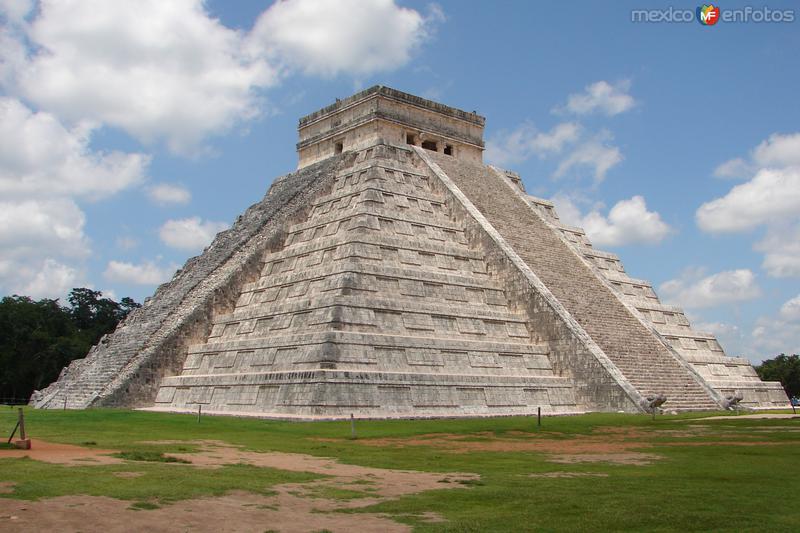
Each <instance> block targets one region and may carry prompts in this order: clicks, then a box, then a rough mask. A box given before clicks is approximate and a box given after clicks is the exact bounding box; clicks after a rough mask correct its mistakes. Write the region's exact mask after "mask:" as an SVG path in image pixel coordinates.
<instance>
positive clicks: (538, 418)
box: [536, 407, 542, 427]
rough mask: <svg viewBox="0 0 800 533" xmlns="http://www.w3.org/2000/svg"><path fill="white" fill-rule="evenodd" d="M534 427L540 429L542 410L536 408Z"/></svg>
mask: <svg viewBox="0 0 800 533" xmlns="http://www.w3.org/2000/svg"><path fill="white" fill-rule="evenodd" d="M536 427H542V408H541V407H537V408H536Z"/></svg>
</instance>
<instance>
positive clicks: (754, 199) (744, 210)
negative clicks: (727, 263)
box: [696, 167, 800, 233]
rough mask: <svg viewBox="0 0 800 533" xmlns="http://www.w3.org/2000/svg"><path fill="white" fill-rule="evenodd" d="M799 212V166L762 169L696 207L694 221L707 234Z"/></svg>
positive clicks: (779, 220)
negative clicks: (746, 179)
mask: <svg viewBox="0 0 800 533" xmlns="http://www.w3.org/2000/svg"><path fill="white" fill-rule="evenodd" d="M798 213H800V167H797V168H786V169H763V170H760V171H759V172H758V173H757V174H756V175H755V177H754V178H753V179H752V180H750V181H748V182H746V183H742V184H740V185H737V186H735V187H734V188H733V189H731V190H730V192H728V194H726V195H725V196H723V197H721V198H717V199H716V200H712V201H710V202H706V203H704V204H703V205H701V206H700V208H698V210H697V213H696V219H697V224H698V226H700V229H702V230H703V231H707V232H709V233H728V232H737V231H743V230H749V229H752V228H755V227H757V226H760V225H762V224H767V223H772V222H781V221H785V220H786V219H787V217H795V216H797V214H798Z"/></svg>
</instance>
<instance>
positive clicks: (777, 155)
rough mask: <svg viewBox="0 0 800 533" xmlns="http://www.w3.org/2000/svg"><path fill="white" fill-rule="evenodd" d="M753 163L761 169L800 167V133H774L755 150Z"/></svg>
mask: <svg viewBox="0 0 800 533" xmlns="http://www.w3.org/2000/svg"><path fill="white" fill-rule="evenodd" d="M753 161H754V162H755V163H756V164H757V165H759V166H761V167H778V168H780V167H791V166H800V133H791V134H787V135H783V134H780V133H773V134H772V135H770V136H769V139H767V140H766V141H763V142H762V143H761V144H759V145H758V146H756V148H755V150H753Z"/></svg>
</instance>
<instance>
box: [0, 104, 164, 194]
mask: <svg viewBox="0 0 800 533" xmlns="http://www.w3.org/2000/svg"><path fill="white" fill-rule="evenodd" d="M91 131H92V130H91V128H90V127H88V126H86V125H79V126H76V127H75V128H73V129H71V130H70V129H67V128H65V127H64V125H63V124H62V123H61V122H60V121H59V120H58V119H57V118H56V117H55V116H53V115H51V114H49V113H44V112H33V111H31V110H30V109H28V108H27V107H26V106H25V105H24V104H23V103H21V102H20V101H19V100H16V99H13V98H4V97H0V138H2V139H3V142H2V143H0V195H2V196H5V197H6V198H8V197H10V196H16V197H20V196H31V195H33V196H36V197H38V196H41V195H45V196H52V195H68V196H82V197H88V198H90V199H97V198H102V197H105V196H109V195H112V194H114V193H117V192H119V191H121V190H123V189H125V188H127V187H130V186H131V185H133V184H135V183H138V182H140V181H142V180H143V179H144V178H145V173H146V170H147V166H148V164H149V161H150V159H149V158H148V157H147V156H146V155H144V154H138V153H133V154H128V153H122V152H96V151H92V150H91V149H90V148H89V142H90V137H91Z"/></svg>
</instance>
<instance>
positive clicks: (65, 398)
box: [64, 392, 67, 411]
mask: <svg viewBox="0 0 800 533" xmlns="http://www.w3.org/2000/svg"><path fill="white" fill-rule="evenodd" d="M66 410H67V393H66V392H65V393H64V411H66Z"/></svg>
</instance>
